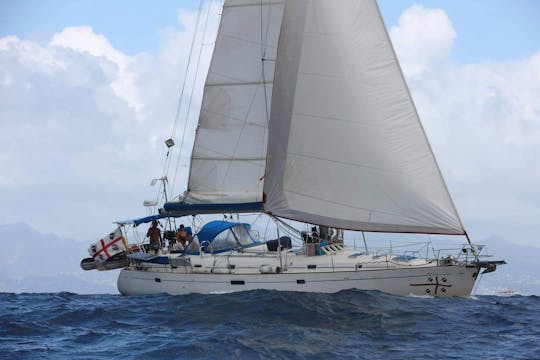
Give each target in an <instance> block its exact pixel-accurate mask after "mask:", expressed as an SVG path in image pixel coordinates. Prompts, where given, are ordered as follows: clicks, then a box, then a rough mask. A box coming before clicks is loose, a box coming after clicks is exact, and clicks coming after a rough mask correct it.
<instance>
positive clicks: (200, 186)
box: [87, 0, 504, 297]
mask: <svg viewBox="0 0 540 360" xmlns="http://www.w3.org/2000/svg"><path fill="white" fill-rule="evenodd" d="M243 213H259V214H264V215H265V216H268V217H269V218H270V219H272V220H273V221H274V222H275V225H276V228H277V231H278V233H277V234H276V236H275V239H271V240H268V239H261V238H260V236H258V235H257V234H255V232H254V231H253V229H252V228H251V226H250V224H248V223H244V222H240V221H233V220H231V219H229V218H227V219H226V220H214V221H210V222H208V223H206V224H204V225H202V226H199V227H197V228H194V229H192V232H191V234H190V241H189V242H188V243H187V244H185V246H183V247H182V249H181V250H179V251H174V250H172V248H171V249H169V251H167V250H165V249H164V248H163V247H162V246H160V248H159V249H156V250H155V251H152V250H149V249H148V247H144V246H143V247H138V248H137V249H136V250H133V249H131V250H128V249H126V250H125V253H126V257H125V259H124V260H120V261H119V260H118V259H116V261H117V263H118V264H120V265H118V267H122V270H121V272H120V275H119V278H118V289H119V291H120V293H122V294H124V295H136V294H154V293H169V294H186V293H219V292H232V291H245V290H255V289H268V290H283V291H306V292H337V291H341V290H345V289H364V290H379V291H383V292H386V293H390V294H396V295H430V296H442V297H447V296H469V295H470V294H471V292H472V290H473V287H474V285H475V282H476V281H477V279H478V277H479V274H480V273H481V271H482V270H483V272H484V273H486V272H492V271H494V270H495V268H496V266H497V265H499V264H503V263H504V261H492V260H485V257H483V256H482V254H481V252H482V247H480V246H476V245H473V244H472V243H471V241H470V240H469V237H468V235H467V233H466V231H465V229H464V227H463V225H462V222H461V220H460V217H459V215H458V213H457V210H456V208H455V206H454V203H453V201H452V199H451V197H450V194H449V191H448V189H447V186H446V184H445V182H444V180H443V177H442V174H441V171H440V169H439V167H438V165H437V162H436V160H435V157H434V154H433V151H432V149H431V147H430V144H429V142H428V140H427V138H426V134H425V132H424V129H423V127H422V125H421V122H420V120H419V117H418V113H417V111H416V108H415V105H414V103H413V100H412V97H411V94H410V92H409V90H408V87H407V84H406V82H405V79H404V77H403V74H402V72H401V69H400V65H399V63H398V60H397V57H396V54H395V52H394V50H393V47H392V44H391V42H390V39H389V37H388V33H387V31H386V28H385V25H384V22H383V19H382V16H381V14H380V11H379V8H378V5H377V3H376V1H375V0H340V1H329V0H294V1H292V0H261V1H254V0H225V1H224V4H223V9H222V13H221V21H220V25H219V29H218V34H217V38H216V42H215V47H214V52H213V56H212V60H211V64H210V68H209V72H208V75H207V78H206V82H205V86H204V95H203V100H202V106H201V110H200V116H199V121H198V126H197V130H196V133H195V142H194V147H193V151H192V155H191V162H190V171H189V179H188V186H187V190H186V191H185V192H183V193H182V194H181V195H179V196H178V197H176V198H175V199H173V200H171V201H167V202H166V203H164V204H163V207H162V208H161V209H160V212H159V214H156V215H153V216H148V217H145V218H141V219H137V220H135V221H133V222H124V223H120V224H121V225H122V226H127V225H129V224H133V225H139V224H141V223H146V222H150V221H155V220H159V219H166V218H168V219H174V218H178V217H182V216H194V215H201V214H216V215H217V214H243ZM294 224H306V225H305V228H304V231H302V229H300V230H298V229H297V228H295V225H294ZM279 229H282V230H281V231H282V233H281V234H280V233H279ZM306 229H307V230H306ZM310 229H311V230H310ZM344 231H355V232H359V233H362V234H364V233H365V232H368V233H369V232H376V233H379V232H382V233H388V234H397V233H402V234H409V233H413V234H434V235H455V236H456V237H459V238H461V239H463V238H465V239H466V240H467V242H466V244H463V245H459V246H456V254H455V255H445V256H444V257H443V256H442V255H440V253H437V252H434V253H433V256H431V257H428V256H416V255H397V254H394V253H393V252H380V251H368V247H367V245H366V246H365V248H363V249H358V248H352V249H351V248H348V247H347V246H346V244H345V243H344V241H343V233H344ZM114 237H115V236H111V240H112V239H113V238H114ZM170 239H171V241H172V238H170ZM118 243H120V242H117V244H118ZM104 244H105V243H104ZM106 246H108V245H104V247H106ZM94 250H95V249H94ZM98 251H99V250H98ZM102 253H103V252H102ZM88 262H89V261H87V263H88ZM99 268H100V267H99V266H98V269H99ZM101 268H106V266H103V265H102V266H101Z"/></svg>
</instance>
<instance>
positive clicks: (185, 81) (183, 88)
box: [163, 0, 204, 175]
mask: <svg viewBox="0 0 540 360" xmlns="http://www.w3.org/2000/svg"><path fill="white" fill-rule="evenodd" d="M203 3H204V0H200V2H199V11H198V12H197V20H196V21H195V28H194V29H193V36H192V38H191V45H190V48H189V56H188V62H187V65H186V70H185V72H184V81H183V82H182V89H181V90H180V98H179V100H178V106H177V108H176V115H175V117H174V123H173V128H172V131H171V139H174V138H175V137H176V130H177V127H178V120H179V119H180V112H181V110H182V104H183V102H184V91H185V88H186V83H187V77H188V72H189V69H190V65H191V58H192V55H193V48H194V46H195V39H196V38H197V30H198V29H199V22H200V19H201V13H202V9H203ZM168 154H169V153H168V151H167V159H168V161H167V164H166V169H164V173H163V175H165V174H166V172H167V173H168V172H169V165H170V158H169V157H168Z"/></svg>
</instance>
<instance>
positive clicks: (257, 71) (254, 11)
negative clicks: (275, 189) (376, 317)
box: [181, 0, 284, 204]
mask: <svg viewBox="0 0 540 360" xmlns="http://www.w3.org/2000/svg"><path fill="white" fill-rule="evenodd" d="M283 7H284V4H283V1H282V0H281V1H278V0H263V1H257V0H251V1H250V0H226V1H225V3H224V5H223V12H222V17H221V23H220V27H219V32H218V36H217V39H216V44H215V49H214V54H213V57H212V62H211V65H210V69H209V73H208V77H207V79H206V83H205V88H204V95H203V103H202V109H201V114H200V118H199V124H198V128H197V133H196V136H195V144H194V148H193V153H192V157H191V169H190V176H189V181H188V191H187V192H186V194H184V197H183V198H181V200H183V202H185V203H192V204H193V203H194V204H201V203H202V204H220V203H245V202H257V201H258V202H260V201H262V194H263V181H262V180H261V179H262V177H263V175H264V167H265V162H266V144H267V136H268V115H267V107H268V108H269V106H270V101H271V95H272V80H273V77H274V66H275V58H276V51H277V42H278V38H279V29H280V26H281V19H282V16H283ZM263 58H264V60H262V59H263ZM265 90H266V95H265Z"/></svg>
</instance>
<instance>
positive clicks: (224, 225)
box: [188, 220, 259, 254]
mask: <svg viewBox="0 0 540 360" xmlns="http://www.w3.org/2000/svg"><path fill="white" fill-rule="evenodd" d="M195 238H196V242H197V246H198V247H200V248H204V249H205V250H204V251H205V252H211V253H219V252H224V251H230V250H232V249H236V248H238V247H251V246H255V245H258V244H259V242H258V241H255V240H254V239H253V238H252V237H251V233H250V225H249V224H245V223H237V222H228V221H220V220H218V221H211V222H209V223H207V224H206V225H204V226H203V227H202V228H201V230H199V232H198V233H197V234H196V235H195ZM198 250H199V249H197V252H188V254H194V253H198Z"/></svg>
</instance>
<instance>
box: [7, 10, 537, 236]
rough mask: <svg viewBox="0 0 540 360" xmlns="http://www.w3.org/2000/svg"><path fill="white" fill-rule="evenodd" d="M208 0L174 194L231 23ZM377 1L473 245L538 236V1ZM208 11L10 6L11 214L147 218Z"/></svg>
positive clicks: (54, 228) (70, 226)
mask: <svg viewBox="0 0 540 360" xmlns="http://www.w3.org/2000/svg"><path fill="white" fill-rule="evenodd" d="M206 6H207V3H205V4H204V5H203V8H202V11H201V18H200V19H201V21H200V22H199V31H198V32H197V34H199V36H198V37H197V38H196V41H195V46H194V50H193V51H194V54H199V52H200V59H201V60H200V63H199V71H198V72H197V74H196V76H195V71H194V70H193V69H194V66H195V63H196V61H194V62H193V63H192V64H191V69H192V70H191V71H190V72H189V73H188V76H187V78H186V81H185V94H193V96H192V97H191V98H190V97H189V96H184V102H183V106H182V109H183V110H184V111H183V112H181V113H180V114H179V117H178V118H179V122H178V125H177V131H176V136H175V141H176V142H177V143H178V144H180V143H182V144H183V146H182V147H181V148H182V154H181V160H180V162H179V167H178V168H179V170H178V177H177V179H176V181H175V182H174V189H172V192H173V194H178V193H180V192H181V191H183V190H184V188H185V182H186V175H187V171H188V158H189V151H190V149H191V144H192V140H193V135H192V134H193V129H194V127H195V124H196V118H197V112H198V106H199V105H200V100H201V99H200V98H201V89H202V83H203V81H204V77H205V76H204V72H205V70H206V69H207V67H208V63H209V59H210V56H211V47H212V41H213V40H212V39H213V37H214V36H215V32H216V29H217V24H218V21H219V12H220V8H219V4H218V3H217V2H214V3H212V4H211V6H210V9H209V11H208V13H207V12H206V11H207V7H206ZM379 6H380V8H381V12H382V15H383V17H384V18H385V22H386V25H387V28H388V30H389V33H390V36H391V39H392V41H393V44H394V47H395V50H396V53H397V55H398V58H399V60H400V63H401V66H402V69H403V71H404V74H405V76H406V79H407V82H408V84H409V87H410V90H411V93H412V96H413V98H414V101H415V103H416V106H417V108H418V112H419V114H420V118H421V119H422V123H423V125H424V127H425V129H426V132H427V135H428V138H429V140H430V143H431V145H432V147H433V150H434V152H435V155H436V157H437V160H438V162H439V165H440V167H441V171H442V173H443V175H444V177H445V180H446V182H447V185H448V188H449V190H450V193H451V195H452V197H453V199H454V202H455V204H456V207H457V209H458V212H459V214H460V216H461V219H462V222H463V223H464V225H465V227H466V229H467V230H468V232H469V234H470V235H471V237H472V238H473V241H474V240H475V239H482V238H485V237H488V236H492V235H495V236H499V237H502V238H504V239H506V240H508V241H510V242H516V243H521V244H529V245H533V246H539V245H538V243H539V242H538V237H539V235H538V234H539V233H540V188H539V186H538V184H540V102H539V101H538V99H539V98H540V21H538V19H540V3H539V2H537V1H534V0H516V1H511V2H509V1H502V0H489V1H488V0H477V1H473V2H471V1H460V0H452V1H450V0H438V1H435V0H431V1H427V0H426V1H420V0H418V1H408V0H402V1H396V0H380V1H379ZM199 7H200V2H199V1H191V0H190V1H172V0H164V1H160V2H158V3H152V4H150V3H149V2H147V1H129V2H128V1H114V2H110V1H103V0H95V1H89V0H77V1H69V2H68V1H59V0H42V1H38V0H23V1H15V0H6V1H2V2H0V129H1V130H2V131H0V167H1V168H2V169H3V170H2V171H0V202H1V203H2V206H0V224H7V223H14V222H26V223H28V224H30V225H32V226H33V227H35V228H36V229H38V230H40V231H42V232H51V233H55V234H57V235H60V236H64V237H68V238H73V239H77V240H84V241H93V240H94V239H97V238H99V237H101V236H102V235H103V234H105V233H107V232H108V231H110V230H111V226H112V225H111V223H112V221H114V220H122V219H127V218H133V217H138V216H143V215H146V212H147V209H145V208H144V207H143V206H142V203H143V201H144V200H149V199H154V198H156V194H157V188H156V187H150V186H149V185H150V180H151V179H153V178H158V177H160V176H161V175H162V174H163V168H164V156H165V153H166V148H165V146H164V144H163V141H164V140H166V139H167V138H168V137H170V136H171V134H172V129H173V126H174V122H175V118H176V113H177V106H178V101H179V96H180V92H181V88H182V83H183V82H184V74H185V69H186V66H187V62H188V61H187V60H188V55H189V52H190V46H191V41H192V34H193V30H194V28H195V24H196V23H197V21H196V19H197V14H198V10H199ZM206 14H209V16H208V23H207V26H206V29H207V31H206V35H205V37H204V39H202V38H201V36H200V34H201V33H202V32H203V31H202V29H203V27H204V23H205V20H204V19H205V16H206ZM201 43H202V44H203V45H202V46H200V44H201ZM196 58H197V57H195V59H196ZM190 101H191V108H190V110H189V113H188V112H187V110H186V109H187V108H188V107H187V105H188V103H190ZM186 119H187V122H186ZM184 123H186V124H187V125H186V126H185V130H186V131H185V137H184V140H183V141H182V140H181V139H182V134H183V133H184ZM172 156H173V159H174V160H173V162H172V167H175V166H176V163H177V160H176V159H177V156H178V154H176V153H174V154H172Z"/></svg>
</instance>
